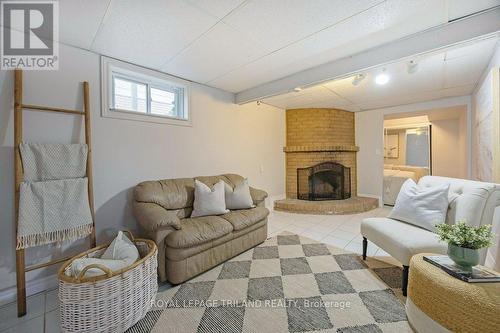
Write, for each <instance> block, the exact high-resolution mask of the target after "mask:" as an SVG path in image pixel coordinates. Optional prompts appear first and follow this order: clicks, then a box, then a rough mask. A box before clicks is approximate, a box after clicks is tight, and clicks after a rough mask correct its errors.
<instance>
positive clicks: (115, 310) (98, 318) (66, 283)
mask: <svg viewBox="0 0 500 333" xmlns="http://www.w3.org/2000/svg"><path fill="white" fill-rule="evenodd" d="M128 234H129V238H130V239H131V240H132V241H133V242H134V244H135V246H136V247H137V249H138V250H139V255H140V257H141V259H139V260H138V261H136V262H135V263H134V264H133V265H131V266H129V267H127V268H124V269H122V270H119V271H115V272H112V271H111V270H110V269H109V268H106V267H104V266H101V265H89V266H87V267H85V268H84V270H83V271H82V272H81V273H80V275H79V276H78V277H73V276H70V275H69V270H70V267H71V263H72V262H73V260H75V259H77V258H94V257H100V256H101V255H102V254H103V253H104V251H105V250H106V248H107V247H108V245H109V244H108V245H101V246H98V247H95V248H93V249H90V250H88V251H86V252H84V253H81V254H79V255H77V256H76V257H74V258H72V259H70V260H68V261H67V262H66V263H64V265H63V266H62V267H61V268H60V270H59V303H60V310H61V311H60V312H61V314H60V315H61V330H62V332H124V331H125V330H127V329H128V328H129V327H131V326H132V325H134V324H135V323H137V322H138V321H139V320H140V319H142V318H143V317H144V316H145V315H146V313H147V312H148V310H149V309H150V308H151V305H152V300H153V299H154V298H155V296H156V292H157V291H158V280H157V270H156V269H157V265H158V264H157V258H156V257H157V253H158V250H157V247H156V244H155V243H154V242H153V241H151V240H149V239H134V238H133V236H132V234H131V233H130V232H129V233H128ZM90 268H99V269H101V270H102V271H103V272H104V273H105V274H103V275H99V276H94V277H88V278H85V277H83V276H84V275H85V272H86V271H87V270H88V269H90Z"/></svg>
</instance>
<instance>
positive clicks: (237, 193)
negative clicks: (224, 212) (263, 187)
mask: <svg viewBox="0 0 500 333" xmlns="http://www.w3.org/2000/svg"><path fill="white" fill-rule="evenodd" d="M224 187H225V191H224V192H225V195H226V208H227V209H247V208H253V207H255V205H254V204H253V199H252V196H251V195H250V187H249V186H248V179H246V178H245V179H244V180H243V181H242V182H241V183H240V184H238V185H236V186H235V187H234V188H232V187H231V186H230V185H229V184H227V183H224Z"/></svg>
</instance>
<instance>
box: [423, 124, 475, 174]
mask: <svg viewBox="0 0 500 333" xmlns="http://www.w3.org/2000/svg"><path fill="white" fill-rule="evenodd" d="M460 125H461V124H460V118H455V119H442V120H434V121H432V143H431V144H432V174H433V175H434V176H444V177H453V178H467V171H466V161H465V156H466V152H465V150H464V149H463V147H464V146H465V144H464V142H462V141H465V140H466V136H465V135H463V134H462V130H461V128H460Z"/></svg>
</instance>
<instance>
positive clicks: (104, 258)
mask: <svg viewBox="0 0 500 333" xmlns="http://www.w3.org/2000/svg"><path fill="white" fill-rule="evenodd" d="M137 259H139V251H138V250H137V248H136V247H135V245H134V243H132V241H131V240H130V239H129V238H128V237H127V236H125V234H124V233H123V232H121V231H119V232H118V235H117V236H116V237H115V239H114V240H113V241H112V242H111V244H109V246H108V248H107V249H106V251H104V253H103V254H102V255H101V258H79V259H76V260H74V261H73V262H72V263H71V275H73V276H75V277H76V276H78V275H79V274H80V272H81V271H82V270H83V269H84V268H85V267H87V266H88V265H91V264H100V265H103V266H105V267H107V268H109V269H110V270H112V271H118V270H120V269H123V268H126V267H128V266H130V265H132V264H133V263H134V262H135V261H136V260H137ZM103 274H104V272H103V271H101V270H100V269H98V268H91V269H89V270H88V271H87V272H86V273H85V275H84V276H85V277H91V276H98V275H103Z"/></svg>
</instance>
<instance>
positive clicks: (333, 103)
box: [262, 86, 355, 109]
mask: <svg viewBox="0 0 500 333" xmlns="http://www.w3.org/2000/svg"><path fill="white" fill-rule="evenodd" d="M262 101H263V102H264V103H267V104H271V105H274V106H277V107H280V108H284V109H291V108H300V107H325V108H326V107H328V108H335V107H337V108H343V109H345V108H350V109H352V108H355V106H354V105H353V104H352V103H350V102H349V101H347V100H345V99H343V98H342V97H340V96H338V95H337V94H335V93H333V92H332V91H330V90H329V89H327V88H325V87H323V86H315V87H310V88H306V89H303V90H301V91H299V92H290V93H287V94H283V95H278V96H274V97H269V98H264V99H263V100H262Z"/></svg>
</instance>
